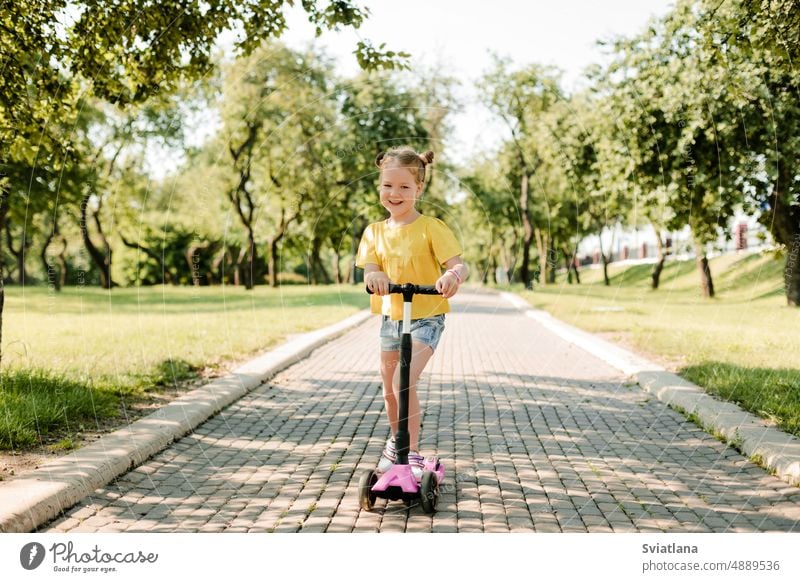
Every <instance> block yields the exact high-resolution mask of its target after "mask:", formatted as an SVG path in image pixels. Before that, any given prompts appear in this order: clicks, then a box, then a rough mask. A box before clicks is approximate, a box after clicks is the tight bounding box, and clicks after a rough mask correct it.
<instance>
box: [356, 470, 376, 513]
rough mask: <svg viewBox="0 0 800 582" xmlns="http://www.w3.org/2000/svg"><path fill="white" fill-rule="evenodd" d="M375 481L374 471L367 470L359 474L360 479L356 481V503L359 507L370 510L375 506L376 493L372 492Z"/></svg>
mask: <svg viewBox="0 0 800 582" xmlns="http://www.w3.org/2000/svg"><path fill="white" fill-rule="evenodd" d="M377 482H378V476H377V475H376V474H375V471H367V472H365V473H362V474H361V479H359V481H358V504H359V505H360V506H361V509H364V510H366V511H370V510H372V508H373V507H375V500H376V499H377V495H375V493H373V491H372V486H373V485H375V483H377Z"/></svg>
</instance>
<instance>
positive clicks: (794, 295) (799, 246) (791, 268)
mask: <svg viewBox="0 0 800 582" xmlns="http://www.w3.org/2000/svg"><path fill="white" fill-rule="evenodd" d="M788 250H789V252H788V253H787V255H786V263H785V264H784V266H783V283H784V288H785V289H786V303H787V304H788V305H789V306H790V307H800V233H798V234H797V235H795V237H794V240H793V241H792V243H791V244H790V245H788Z"/></svg>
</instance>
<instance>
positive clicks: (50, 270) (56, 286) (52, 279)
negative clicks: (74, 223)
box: [39, 223, 61, 291]
mask: <svg viewBox="0 0 800 582" xmlns="http://www.w3.org/2000/svg"><path fill="white" fill-rule="evenodd" d="M57 230H58V226H57V225H56V223H54V224H53V228H52V229H51V230H50V232H48V233H47V238H45V239H44V244H43V245H42V252H41V253H40V255H39V256H40V257H41V258H42V267H44V272H45V275H46V277H47V286H48V287H49V288H52V289H53V290H54V291H61V278H60V277H59V276H57V273H56V268H55V267H54V266H53V265H52V264H50V262H49V261H48V260H47V250H48V249H49V248H50V243H51V242H53V239H54V238H55V235H56V232H57Z"/></svg>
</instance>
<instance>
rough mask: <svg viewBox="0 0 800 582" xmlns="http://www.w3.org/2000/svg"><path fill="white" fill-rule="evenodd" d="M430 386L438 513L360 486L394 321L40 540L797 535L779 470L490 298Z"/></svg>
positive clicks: (359, 331) (317, 361) (275, 388)
mask: <svg viewBox="0 0 800 582" xmlns="http://www.w3.org/2000/svg"><path fill="white" fill-rule="evenodd" d="M451 304H452V308H453V312H452V313H450V314H448V315H447V318H446V331H445V333H444V335H443V336H442V340H441V343H440V344H439V348H438V349H437V352H436V354H435V355H434V356H433V358H432V359H431V361H430V363H429V365H428V368H427V369H426V371H425V373H424V374H423V376H422V378H421V379H420V383H419V386H418V391H419V395H420V400H421V403H422V409H423V410H422V413H423V429H422V452H423V453H425V454H438V455H439V456H440V458H441V459H442V461H443V462H444V464H445V467H446V470H447V473H446V482H445V483H443V484H442V486H441V491H440V493H441V495H440V498H439V501H438V510H439V511H438V512H437V513H436V514H434V515H433V516H428V515H425V514H424V513H423V512H422V510H421V508H420V507H412V508H411V509H410V510H408V509H406V508H405V506H404V505H403V504H402V503H400V502H388V503H387V502H386V501H384V500H378V502H377V503H376V507H375V509H374V510H373V511H372V512H365V511H362V510H360V509H359V507H358V500H357V483H358V479H359V478H360V475H361V473H362V471H364V470H366V469H371V468H374V465H375V463H376V462H377V460H378V458H379V456H380V452H381V449H382V447H383V443H384V441H385V439H386V436H387V434H388V426H387V423H386V421H385V419H384V412H383V398H382V394H381V387H380V376H379V373H378V363H379V351H378V350H379V348H378V342H377V341H376V340H377V335H378V318H371V319H370V320H369V321H367V322H366V323H364V324H363V325H361V326H359V327H357V328H355V329H353V330H352V331H350V332H348V333H347V334H345V335H344V336H342V337H340V338H338V339H336V340H334V341H332V342H330V343H328V344H326V345H324V346H322V347H320V348H318V349H317V350H315V351H314V352H313V353H312V354H311V355H310V356H309V357H308V358H306V359H305V360H303V361H301V362H298V363H297V364H295V365H294V366H291V367H290V368H287V369H286V370H284V371H283V372H281V373H279V374H277V375H276V376H275V377H273V378H272V379H271V380H270V381H268V382H267V383H265V384H264V385H262V386H260V387H258V388H256V389H255V390H253V391H252V392H251V393H249V394H248V395H246V396H244V397H243V398H241V399H240V400H238V401H237V402H235V403H233V404H231V405H230V406H228V407H227V408H226V409H225V410H223V411H222V412H221V413H220V414H218V415H216V416H214V417H212V418H211V419H209V420H208V421H206V422H205V423H203V424H202V425H200V426H198V427H196V428H195V429H194V431H193V432H192V433H191V434H190V435H188V436H186V437H185V438H183V439H180V440H178V441H177V442H175V443H173V444H172V445H171V446H170V447H168V448H167V449H165V450H164V451H162V452H161V453H159V454H157V455H155V456H153V457H152V458H151V459H149V460H148V461H146V462H145V463H144V464H143V465H141V466H139V467H137V468H135V469H133V470H132V471H130V472H128V473H127V474H125V475H122V476H120V477H118V478H117V479H115V480H114V481H113V482H111V483H109V484H108V485H106V486H105V487H101V488H99V489H97V490H96V491H94V492H93V493H92V494H91V495H90V496H89V497H87V498H86V499H85V500H83V501H82V502H80V503H78V504H77V505H75V506H74V507H72V508H70V509H69V510H67V511H65V512H63V514H62V515H60V516H59V517H58V518H56V519H55V520H53V521H51V522H50V523H49V524H45V525H44V526H42V527H41V528H40V529H39V531H64V532H74V531H95V530H97V531H126V532H140V531H174V532H192V531H204V532H206V531H226V532H234V531H237V532H241V531H258V532H267V531H269V532H296V531H303V532H314V531H330V532H350V531H354V532H376V531H386V532H389V531H400V532H403V531H409V532H411V531H413V532H416V531H435V532H456V531H463V532H483V531H486V532H494V531H512V532H516V531H536V532H559V531H569V532H572V531H575V532H577V531H580V532H586V531H591V532H600V531H614V532H619V531H626V532H629V531H641V532H660V531H667V532H695V531H696V532H700V531H726V532H736V531H751V532H754V531H783V532H787V531H797V530H798V529H800V488H796V487H791V486H788V485H786V483H784V482H782V481H780V480H779V479H777V478H775V477H772V476H770V475H768V474H767V473H766V472H764V471H763V470H762V469H760V468H759V467H757V466H756V465H754V464H752V463H751V462H750V461H749V460H747V459H746V458H744V457H743V456H741V455H740V454H739V453H737V452H736V451H735V450H733V449H731V448H730V447H727V446H726V445H724V444H722V443H720V442H718V441H717V440H715V439H714V438H713V437H711V436H709V435H707V434H706V433H705V432H703V431H702V430H700V429H699V428H698V427H696V426H695V425H693V424H691V423H689V422H687V421H686V420H685V418H684V417H683V416H681V415H680V414H678V413H677V412H675V411H674V410H671V409H670V408H668V407H666V406H665V405H663V404H662V403H660V402H659V401H657V400H655V399H653V398H651V397H650V396H649V395H648V394H646V393H645V392H644V391H642V390H641V389H640V388H639V387H638V386H635V385H631V384H629V383H628V382H627V380H626V379H625V378H624V377H623V375H622V374H621V373H620V372H618V371H617V370H615V369H614V368H611V367H610V366H609V365H607V364H606V363H604V362H603V361H601V360H598V359H596V358H595V357H594V356H592V355H591V354H589V353H586V352H584V351H582V350H580V349H578V348H576V347H575V346H572V345H570V344H568V343H566V342H565V341H563V340H561V339H560V338H559V337H557V336H555V335H554V334H552V333H551V332H549V331H547V330H546V329H545V328H543V327H542V326H540V325H539V324H537V323H536V322H534V321H532V320H531V319H530V318H528V317H526V316H525V315H524V314H522V313H521V312H519V311H518V310H516V309H515V308H512V307H510V306H509V305H508V304H507V303H505V302H504V301H503V300H502V299H501V298H500V297H498V296H497V295H495V294H492V293H490V292H488V291H474V290H468V289H463V290H462V291H461V292H460V293H459V295H458V296H456V297H455V298H454V299H453V300H451Z"/></svg>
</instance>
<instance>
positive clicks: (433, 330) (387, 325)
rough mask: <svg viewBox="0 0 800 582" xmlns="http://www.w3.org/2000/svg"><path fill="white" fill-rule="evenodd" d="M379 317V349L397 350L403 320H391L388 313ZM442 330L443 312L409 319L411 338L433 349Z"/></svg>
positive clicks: (384, 350)
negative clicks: (380, 318)
mask: <svg viewBox="0 0 800 582" xmlns="http://www.w3.org/2000/svg"><path fill="white" fill-rule="evenodd" d="M381 317H382V320H381V351H382V352H396V351H399V350H400V332H401V329H400V328H402V327H403V320H402V319H400V320H397V321H393V320H392V319H390V318H389V316H388V315H383V316H381ZM442 331H444V313H440V314H439V315H432V316H431V317H423V318H422V319H412V320H411V340H412V341H418V342H422V343H424V344H427V345H429V346H431V349H433V350H436V346H437V345H438V343H439V339H440V338H441V337H442Z"/></svg>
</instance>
